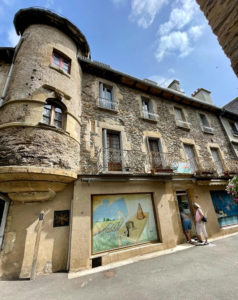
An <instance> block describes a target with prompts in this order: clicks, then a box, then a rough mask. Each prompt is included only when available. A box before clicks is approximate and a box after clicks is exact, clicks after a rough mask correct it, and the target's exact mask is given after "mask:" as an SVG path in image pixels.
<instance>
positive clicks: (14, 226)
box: [0, 185, 73, 278]
mask: <svg viewBox="0 0 238 300" xmlns="http://www.w3.org/2000/svg"><path fill="white" fill-rule="evenodd" d="M72 196H73V186H72V185H68V187H67V188H66V189H65V190H64V191H62V192H59V193H57V195H56V197H55V198H54V199H53V200H51V201H47V202H43V203H39V202H38V203H16V202H14V203H11V205H10V208H9V213H8V218H7V224H6V228H5V234H4V244H3V249H2V251H1V253H0V258H1V265H0V276H2V277H5V278H6V277H7V278H18V277H20V278H28V277H29V276H30V272H31V267H32V260H33V252H34V247H35V239H36V233H37V228H38V218H39V214H40V212H41V211H42V210H43V211H44V212H45V217H44V221H43V227H42V232H41V238H40V246H39V253H38V261H37V274H43V273H44V274H45V273H50V272H55V271H60V270H66V267H67V255H68V243H69V226H65V227H53V220H54V211H55V210H70V203H71V199H72Z"/></svg>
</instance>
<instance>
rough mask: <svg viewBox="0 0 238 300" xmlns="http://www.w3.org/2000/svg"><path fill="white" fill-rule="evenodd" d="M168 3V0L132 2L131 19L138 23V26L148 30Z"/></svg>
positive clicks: (139, 0)
mask: <svg viewBox="0 0 238 300" xmlns="http://www.w3.org/2000/svg"><path fill="white" fill-rule="evenodd" d="M167 2H168V0H132V2H131V14H130V17H129V18H130V19H131V20H132V21H136V22H137V24H138V26H140V27H143V28H148V27H149V26H150V25H151V24H152V23H153V21H154V18H155V16H156V14H158V13H159V11H160V9H161V8H162V6H164V5H165V4H167Z"/></svg>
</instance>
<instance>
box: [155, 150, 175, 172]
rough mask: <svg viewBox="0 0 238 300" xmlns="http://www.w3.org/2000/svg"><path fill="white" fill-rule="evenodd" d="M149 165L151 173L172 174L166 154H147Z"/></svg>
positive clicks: (170, 163) (170, 164) (169, 160)
mask: <svg viewBox="0 0 238 300" xmlns="http://www.w3.org/2000/svg"><path fill="white" fill-rule="evenodd" d="M149 163H150V166H151V172H152V173H159V172H173V168H172V162H171V159H170V157H169V155H168V153H164V152H154V151H151V152H150V153H149Z"/></svg>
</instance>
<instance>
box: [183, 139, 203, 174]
mask: <svg viewBox="0 0 238 300" xmlns="http://www.w3.org/2000/svg"><path fill="white" fill-rule="evenodd" d="M185 146H188V147H190V148H191V149H192V150H193V154H194V155H193V157H194V160H193V164H194V166H195V167H194V166H192V168H191V164H190V162H189V165H190V169H191V174H194V173H196V172H197V171H198V170H199V162H198V157H197V153H196V149H195V145H194V144H188V143H183V149H184V153H185V157H186V161H190V158H189V157H188V155H187V152H186V147H185Z"/></svg>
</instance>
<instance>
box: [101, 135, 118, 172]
mask: <svg viewBox="0 0 238 300" xmlns="http://www.w3.org/2000/svg"><path fill="white" fill-rule="evenodd" d="M105 135H106V137H105V139H106V141H104V144H105V146H106V147H105V149H104V165H106V168H107V170H108V171H122V151H121V137H120V132H112V131H108V130H106V129H105Z"/></svg>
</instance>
